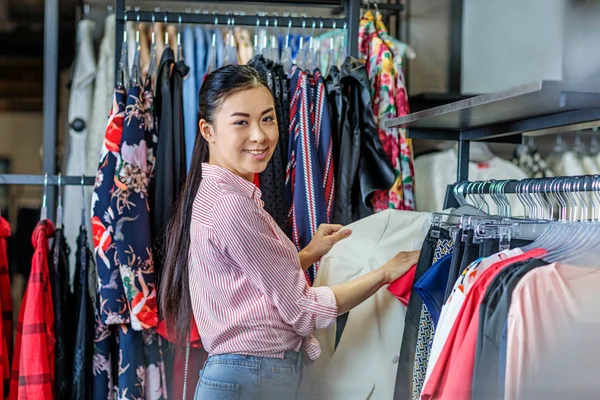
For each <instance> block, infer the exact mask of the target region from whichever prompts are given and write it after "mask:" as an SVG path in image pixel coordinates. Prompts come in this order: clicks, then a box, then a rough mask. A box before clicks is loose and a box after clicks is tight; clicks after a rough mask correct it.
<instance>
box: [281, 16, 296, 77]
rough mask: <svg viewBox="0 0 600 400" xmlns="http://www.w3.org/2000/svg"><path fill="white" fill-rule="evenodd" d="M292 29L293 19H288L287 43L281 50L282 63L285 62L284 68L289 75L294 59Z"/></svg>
mask: <svg viewBox="0 0 600 400" xmlns="http://www.w3.org/2000/svg"><path fill="white" fill-rule="evenodd" d="M291 29H292V20H291V19H289V20H288V28H287V33H286V34H285V45H284V46H283V51H282V52H281V64H283V70H284V71H285V73H286V74H288V75H289V73H290V71H291V70H292V65H293V60H292V49H291V48H290V32H291Z"/></svg>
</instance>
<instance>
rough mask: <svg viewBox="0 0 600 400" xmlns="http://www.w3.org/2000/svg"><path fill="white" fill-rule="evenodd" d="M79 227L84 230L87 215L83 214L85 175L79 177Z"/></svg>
mask: <svg viewBox="0 0 600 400" xmlns="http://www.w3.org/2000/svg"><path fill="white" fill-rule="evenodd" d="M80 184H81V226H82V227H84V228H85V225H86V221H87V214H86V212H85V175H81V181H80Z"/></svg>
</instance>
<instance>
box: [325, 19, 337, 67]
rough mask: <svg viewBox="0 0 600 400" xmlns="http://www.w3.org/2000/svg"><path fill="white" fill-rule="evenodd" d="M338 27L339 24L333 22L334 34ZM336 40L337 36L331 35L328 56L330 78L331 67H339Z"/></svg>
mask: <svg viewBox="0 0 600 400" xmlns="http://www.w3.org/2000/svg"><path fill="white" fill-rule="evenodd" d="M336 27H337V24H336V23H335V21H334V22H333V28H332V30H333V32H335V28H336ZM334 38H335V35H331V36H329V55H328V56H327V70H326V71H327V75H328V76H329V74H330V73H331V67H333V66H334V65H336V66H337V60H336V59H335V54H336V51H335V42H334Z"/></svg>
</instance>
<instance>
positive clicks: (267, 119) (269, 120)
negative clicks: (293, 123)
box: [263, 116, 275, 122]
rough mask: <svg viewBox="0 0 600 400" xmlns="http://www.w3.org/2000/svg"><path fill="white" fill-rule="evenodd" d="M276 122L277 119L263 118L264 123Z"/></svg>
mask: <svg viewBox="0 0 600 400" xmlns="http://www.w3.org/2000/svg"><path fill="white" fill-rule="evenodd" d="M273 121H275V118H273V117H271V116H268V117H264V118H263V122H273Z"/></svg>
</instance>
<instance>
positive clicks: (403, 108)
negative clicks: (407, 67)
mask: <svg viewBox="0 0 600 400" xmlns="http://www.w3.org/2000/svg"><path fill="white" fill-rule="evenodd" d="M375 25H376V27H377V34H378V35H379V37H380V38H381V39H382V40H383V41H384V42H385V45H386V46H387V47H388V49H390V51H391V53H392V55H393V62H394V73H395V77H396V90H395V97H396V99H395V100H396V101H395V102H396V116H397V117H403V116H405V115H408V114H409V113H410V110H409V106H408V94H407V90H406V83H405V81H404V72H403V62H402V53H401V51H400V47H399V46H398V41H397V40H396V39H395V38H393V37H392V36H391V35H390V34H389V32H388V31H387V28H386V26H385V24H384V23H383V21H382V15H381V14H380V13H376V19H375ZM396 129H397V131H398V141H399V142H400V154H399V163H400V170H401V177H400V178H401V180H402V189H403V194H404V198H403V201H404V209H405V210H415V209H416V208H415V195H414V187H413V185H414V180H415V168H414V162H413V148H412V140H411V139H409V138H407V137H406V129H398V128H396ZM392 162H393V161H392Z"/></svg>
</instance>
